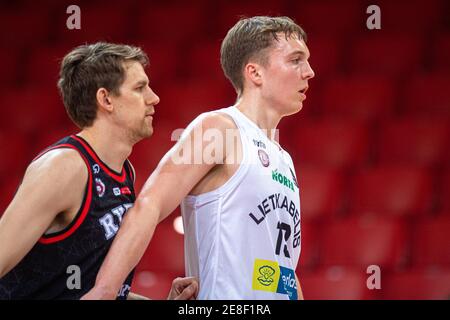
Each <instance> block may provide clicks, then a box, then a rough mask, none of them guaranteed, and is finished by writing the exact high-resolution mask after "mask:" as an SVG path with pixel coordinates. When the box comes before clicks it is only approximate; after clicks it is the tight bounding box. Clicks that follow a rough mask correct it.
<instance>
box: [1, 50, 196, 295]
mask: <svg viewBox="0 0 450 320" xmlns="http://www.w3.org/2000/svg"><path fill="white" fill-rule="evenodd" d="M147 63H148V58H147V55H146V54H145V53H144V52H143V51H142V50H141V49H140V48H136V47H132V46H127V45H117V44H110V43H96V44H92V45H83V46H80V47H78V48H75V49H74V50H72V51H71V52H70V53H69V54H67V55H66V56H65V58H64V60H63V61H62V64H61V71H60V79H59V82H58V87H59V89H60V93H61V96H62V98H63V100H64V105H65V107H66V110H67V113H68V114H69V116H70V118H71V119H72V120H73V121H74V123H75V124H76V125H77V126H78V127H80V128H81V131H80V132H79V133H78V134H76V135H71V136H68V137H65V138H63V139H61V140H60V141H58V142H57V143H55V144H54V145H52V146H50V147H49V148H47V149H46V150H44V151H43V152H42V153H41V154H39V155H38V156H37V157H36V158H35V159H34V160H33V161H32V162H31V164H30V165H29V167H28V168H27V170H26V173H25V175H24V178H23V181H22V183H21V185H20V187H19V188H18V191H17V193H16V195H15V197H14V199H13V200H12V202H11V204H10V205H9V206H8V208H7V209H6V211H5V213H4V214H3V216H2V218H1V219H0V299H79V298H80V297H81V296H83V295H84V294H85V293H86V292H88V291H89V290H90V289H91V288H92V287H93V286H94V284H95V278H96V275H97V273H98V271H99V269H100V266H101V264H102V262H103V260H104V258H105V256H106V254H107V252H108V250H109V248H110V246H111V243H112V241H113V239H114V237H115V235H116V233H117V232H118V230H119V227H120V224H121V222H122V219H123V217H124V216H125V215H126V213H127V210H128V209H129V208H131V207H132V206H133V203H134V201H135V190H134V177H135V172H134V169H133V167H132V165H131V163H130V162H129V161H128V160H127V158H128V156H129V155H130V153H131V151H132V147H133V145H134V144H135V143H137V142H138V141H140V140H141V139H143V138H146V137H149V136H151V135H152V132H153V127H152V116H153V114H154V113H155V105H157V104H158V102H159V97H158V96H157V95H156V94H155V93H154V92H153V91H152V89H150V87H149V81H148V77H147V75H146V73H145V71H144V67H145V66H146V65H147ZM36 106H37V107H38V104H36ZM74 276H75V277H76V276H78V279H75V278H74ZM132 277H133V272H131V273H130V274H129V275H128V277H127V279H126V280H125V282H124V283H123V285H122V287H121V288H120V290H119V292H118V293H117V299H126V298H137V297H139V296H138V295H134V294H132V293H130V286H131V281H132ZM69 278H70V279H69ZM197 288H198V284H197V281H196V280H195V279H193V278H177V279H175V280H174V282H173V286H172V289H171V292H170V293H169V299H190V298H193V297H194V296H195V295H196V292H197Z"/></svg>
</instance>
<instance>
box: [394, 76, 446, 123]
mask: <svg viewBox="0 0 450 320" xmlns="http://www.w3.org/2000/svg"><path fill="white" fill-rule="evenodd" d="M448 88H450V79H449V77H448V76H447V75H445V74H420V75H417V76H415V77H414V78H412V79H411V80H410V81H409V83H408V84H407V86H406V90H405V92H404V97H403V104H404V107H405V111H406V112H409V113H415V114H426V115H427V116H428V115H438V116H447V117H449V116H450V99H448Z"/></svg>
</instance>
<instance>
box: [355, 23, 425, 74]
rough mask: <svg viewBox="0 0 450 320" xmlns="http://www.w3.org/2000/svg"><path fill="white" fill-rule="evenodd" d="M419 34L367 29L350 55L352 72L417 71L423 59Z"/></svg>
mask: <svg viewBox="0 0 450 320" xmlns="http://www.w3.org/2000/svg"><path fill="white" fill-rule="evenodd" d="M422 52H423V50H422V43H421V42H420V40H419V39H418V38H417V37H412V36H401V35H390V34H382V35H381V34H379V33H377V32H373V33H371V32H366V33H364V35H363V36H362V37H361V38H359V39H358V40H356V41H355V44H354V47H353V49H352V51H351V54H350V55H349V59H350V61H351V66H350V69H351V71H352V72H353V73H359V74H360V73H363V74H380V75H385V76H401V75H406V74H409V73H410V72H412V71H415V68H417V65H420V62H421V59H422V56H421V55H422Z"/></svg>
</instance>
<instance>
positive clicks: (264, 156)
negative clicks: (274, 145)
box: [258, 149, 270, 167]
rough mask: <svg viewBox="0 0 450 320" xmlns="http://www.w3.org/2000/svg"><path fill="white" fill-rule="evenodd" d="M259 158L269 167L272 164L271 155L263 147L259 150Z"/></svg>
mask: <svg viewBox="0 0 450 320" xmlns="http://www.w3.org/2000/svg"><path fill="white" fill-rule="evenodd" d="M258 156H259V160H260V161H261V164H262V165H263V166H264V167H268V166H269V164H270V161H269V155H268V154H267V153H266V152H265V151H264V150H262V149H259V150H258Z"/></svg>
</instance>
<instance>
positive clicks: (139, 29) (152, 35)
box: [135, 2, 210, 45]
mask: <svg viewBox="0 0 450 320" xmlns="http://www.w3.org/2000/svg"><path fill="white" fill-rule="evenodd" d="M141 7H142V8H141V10H140V12H138V15H137V16H135V19H136V21H135V22H136V30H135V32H136V36H137V38H139V39H145V40H147V41H158V42H168V43H171V42H172V43H182V42H187V43H188V44H189V45H191V44H192V42H194V41H196V40H197V38H198V36H199V35H201V36H204V37H206V36H207V33H205V32H204V31H205V30H208V29H210V28H209V27H208V21H209V19H207V16H206V15H205V13H204V12H203V10H204V8H203V7H202V6H200V4H199V3H197V4H195V3H190V4H187V3H178V4H170V5H149V4H148V2H142V6H141ZM194 39H195V40H194Z"/></svg>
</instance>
